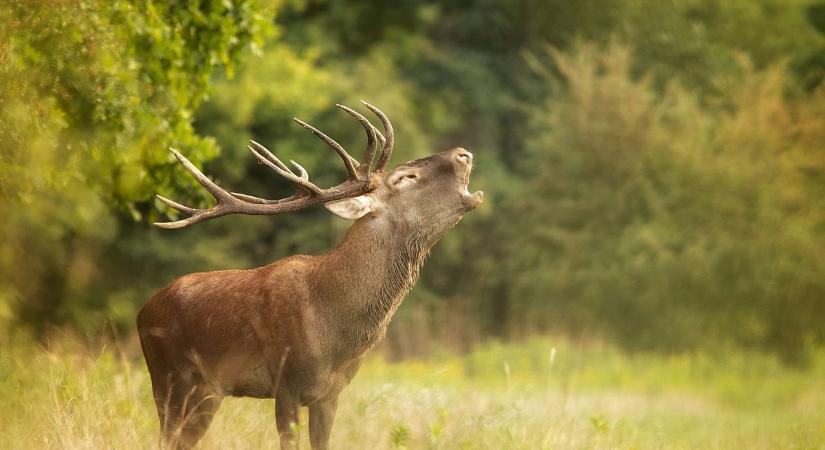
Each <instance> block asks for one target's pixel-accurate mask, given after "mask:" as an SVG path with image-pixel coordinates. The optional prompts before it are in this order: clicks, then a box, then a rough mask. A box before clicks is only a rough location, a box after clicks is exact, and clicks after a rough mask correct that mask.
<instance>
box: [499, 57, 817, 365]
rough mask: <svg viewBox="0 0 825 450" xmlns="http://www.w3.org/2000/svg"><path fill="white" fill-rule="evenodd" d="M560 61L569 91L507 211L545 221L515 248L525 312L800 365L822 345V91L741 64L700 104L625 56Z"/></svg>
mask: <svg viewBox="0 0 825 450" xmlns="http://www.w3.org/2000/svg"><path fill="white" fill-rule="evenodd" d="M552 54H553V57H554V60H555V63H556V67H557V68H558V70H559V72H560V73H561V77H562V81H563V83H564V85H563V87H561V88H560V90H562V91H563V92H564V94H563V95H561V96H556V97H554V98H553V99H552V100H548V103H547V105H546V106H545V107H544V108H543V109H540V110H538V111H537V113H536V115H535V119H534V123H533V126H534V130H535V132H534V133H532V134H531V135H532V140H531V142H530V144H529V148H530V149H531V152H530V159H528V160H527V164H526V165H525V169H524V170H525V173H526V174H527V177H528V178H530V179H531V180H533V181H532V182H530V183H529V184H528V186H527V187H526V189H525V190H524V191H521V192H518V193H517V195H516V196H515V198H513V199H512V201H513V204H512V205H509V208H510V210H511V211H513V212H514V213H515V212H516V211H520V214H522V215H523V216H524V218H523V220H522V221H521V223H522V224H523V225H528V224H537V223H541V224H542V225H543V226H542V227H532V226H529V225H528V227H526V228H525V227H516V228H515V231H516V234H515V235H513V236H512V239H513V241H514V242H513V244H512V245H513V247H514V248H516V249H523V250H522V251H519V252H515V253H513V254H512V257H511V263H513V264H514V265H515V267H513V268H512V269H511V270H512V271H513V272H516V271H517V272H519V273H522V274H524V275H525V276H523V277H520V278H519V279H518V280H516V281H515V282H514V283H512V285H511V288H512V289H513V294H512V295H513V297H514V298H519V299H521V302H520V303H519V304H518V305H517V307H518V308H520V310H519V311H518V312H517V314H519V316H520V317H523V318H525V319H526V320H534V321H537V322H539V325H540V324H541V323H542V321H546V322H544V323H549V322H550V319H549V317H550V316H551V315H552V316H555V317H563V318H564V319H565V320H563V322H564V324H565V325H563V326H564V327H567V328H568V329H569V330H586V329H588V328H589V327H593V326H594V324H598V325H597V326H599V327H600V328H601V329H610V330H612V332H613V333H614V335H615V336H616V337H617V338H618V339H620V341H621V342H625V343H626V344H629V345H632V346H637V347H644V348H655V347H660V348H665V349H674V348H676V349H678V348H685V347H690V346H694V345H697V344H699V345H704V346H711V345H713V344H714V343H720V342H725V341H726V340H731V341H734V342H737V343H740V344H745V345H757V346H765V347H772V348H774V349H777V350H779V349H782V351H783V353H784V354H785V356H786V357H787V358H788V359H789V360H793V359H795V358H802V357H803V356H804V354H803V353H801V352H804V350H805V348H806V345H809V344H814V343H818V342H822V340H823V338H825V335H823V334H822V327H821V326H820V325H819V324H818V323H817V320H816V319H814V317H817V316H819V315H821V314H823V313H825V303H823V301H822V299H823V298H825V284H823V283H822V282H821V277H820V276H818V275H815V274H821V273H823V272H822V271H823V270H825V267H823V266H822V264H821V261H823V258H824V257H825V247H823V245H822V240H821V224H823V223H825V215H823V212H825V203H822V201H821V199H822V197H821V196H818V195H814V193H815V192H819V190H820V188H819V187H815V186H816V184H817V182H816V180H817V179H818V178H819V175H818V174H817V173H818V172H820V171H821V170H822V166H821V162H822V161H821V157H820V156H819V155H817V152H816V148H818V146H819V145H820V143H821V140H820V139H821V136H822V133H823V131H825V130H823V127H822V122H821V120H819V119H818V117H819V111H817V110H810V109H809V106H808V105H809V103H808V102H811V103H813V104H819V105H821V104H822V102H823V100H825V97H823V96H822V95H823V93H822V92H818V93H815V94H814V95H813V97H812V98H808V99H805V100H804V101H796V100H793V99H788V98H786V96H785V95H784V93H783V90H784V88H785V86H787V85H788V80H787V78H786V75H785V74H784V72H783V71H782V70H781V69H778V68H770V69H766V70H762V71H759V70H755V69H753V68H752V67H751V66H750V65H749V64H748V63H747V61H742V62H741V63H740V68H739V70H738V72H737V73H735V74H731V75H730V76H732V77H735V78H734V79H728V80H725V81H726V86H725V89H724V95H718V96H714V97H712V98H711V100H710V101H709V102H708V104H707V105H703V104H701V103H699V102H698V101H697V100H696V99H695V97H693V96H692V95H691V93H690V91H687V90H685V89H683V88H681V87H679V85H678V84H672V85H671V86H670V87H669V88H667V89H666V90H665V91H664V92H663V93H662V94H661V95H659V94H657V92H656V91H655V90H654V89H652V87H651V84H650V81H649V79H648V78H641V79H638V80H637V79H634V78H633V77H632V76H631V75H630V71H631V70H630V68H631V61H632V58H631V53H630V51H629V50H628V49H627V48H625V47H621V46H617V45H613V46H611V47H607V48H605V49H603V50H601V49H598V48H597V47H594V46H583V47H581V48H580V49H579V50H577V51H576V52H574V53H573V54H571V55H567V54H562V53H559V52H557V51H552ZM810 189H813V190H810ZM541 312H544V313H541ZM528 318H532V319H528ZM515 323H519V321H518V320H517V321H516V322H515ZM663 336H667V338H666V339H663V338H662V337H663Z"/></svg>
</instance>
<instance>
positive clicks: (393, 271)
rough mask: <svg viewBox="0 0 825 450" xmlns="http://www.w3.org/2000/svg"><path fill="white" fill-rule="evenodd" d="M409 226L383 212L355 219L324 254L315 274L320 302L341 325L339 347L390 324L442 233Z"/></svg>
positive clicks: (365, 343) (358, 346)
mask: <svg viewBox="0 0 825 450" xmlns="http://www.w3.org/2000/svg"><path fill="white" fill-rule="evenodd" d="M428 236H429V235H428V233H427V232H426V230H417V231H416V230H410V229H408V228H406V227H404V226H403V225H400V224H396V223H393V222H391V221H390V220H387V219H384V218H366V219H361V220H358V221H356V222H355V224H353V226H352V228H350V230H349V232H348V233H347V236H346V238H345V239H344V241H343V242H341V244H340V245H339V246H338V247H337V248H336V249H335V250H333V251H331V252H329V253H327V254H326V255H323V256H322V257H321V258H322V261H321V264H320V265H319V272H320V273H318V274H316V275H317V277H316V278H315V279H316V280H323V281H322V286H320V287H321V289H320V290H321V295H320V298H321V300H320V301H321V302H323V303H324V304H323V308H324V310H325V311H326V312H327V313H328V314H330V316H329V317H330V318H331V320H330V321H329V322H328V326H330V327H331V328H333V329H335V328H337V329H338V333H337V334H338V335H339V336H340V337H342V338H343V339H341V340H340V341H339V345H340V346H341V347H346V348H349V349H352V350H354V351H359V350H362V349H366V348H368V347H370V346H372V345H374V344H375V343H377V342H378V341H379V340H380V339H381V338H382V337H383V335H384V333H385V331H386V326H387V324H388V323H389V321H390V319H391V318H392V316H393V314H394V313H395V311H396V309H397V308H398V306H399V305H400V303H401V301H402V300H403V298H404V296H405V295H406V294H407V292H409V290H410V289H411V288H412V286H413V285H414V284H415V281H416V279H417V278H418V272H419V269H420V268H421V266H422V264H423V263H424V260H425V259H426V257H427V254H428V253H429V250H430V248H432V246H433V245H434V244H435V242H436V241H437V240H438V237H440V236H437V237H434V238H433V237H428Z"/></svg>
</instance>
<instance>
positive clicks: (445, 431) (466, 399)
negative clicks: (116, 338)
mask: <svg viewBox="0 0 825 450" xmlns="http://www.w3.org/2000/svg"><path fill="white" fill-rule="evenodd" d="M0 398H2V403H0V429H2V433H0V448H3V449H29V448H35V449H37V448H45V449H52V448H60V449H87V448H88V449H92V448H94V449H97V448H154V447H156V446H157V436H158V424H157V416H156V414H155V408H154V405H153V403H152V400H151V389H150V386H149V379H148V375H147V373H146V370H145V368H144V366H143V363H142V361H141V360H140V357H139V355H138V352H137V349H136V348H135V347H134V346H133V345H126V347H125V348H120V347H117V346H111V345H108V346H102V347H100V348H96V349H94V350H89V349H88V348H85V347H83V346H81V345H80V344H78V343H77V342H76V341H73V340H65V341H62V342H57V343H55V344H53V345H51V346H49V348H42V347H34V346H32V345H31V344H26V343H18V344H11V345H7V346H6V347H5V348H3V349H2V350H0ZM302 421H303V422H302V423H303V425H302V426H301V432H302V433H301V434H302V435H301V439H302V445H303V446H304V447H305V448H308V443H307V442H306V441H307V433H306V414H304V415H303V416H302ZM277 442H278V440H277V434H276V431H275V426H274V407H273V403H272V401H266V400H253V399H233V398H229V399H227V400H225V401H224V403H223V406H222V408H221V410H220V412H219V413H218V416H217V417H216V419H215V422H214V423H213V425H212V427H211V428H210V430H209V432H208V433H207V435H206V437H205V439H204V441H203V442H202V444H201V448H204V449H227V448H229V449H231V448H278V444H277ZM333 445H334V448H343V449H363V448H374V449H385V448H387V449H388V448H415V449H418V448H427V449H462V448H463V449H488V448H489V449H504V448H506V449H568V448H569V449H573V448H691V449H692V448H720V449H729V448H749V449H759V448H765V449H768V448H770V449H774V448H800V449H817V448H825V353H817V355H816V356H815V358H814V362H813V364H812V365H811V366H810V368H808V369H805V370H804V371H801V370H795V369H788V368H786V367H784V366H782V365H781V364H780V363H778V362H777V361H776V360H775V359H774V358H773V357H768V356H764V355H760V354H748V353H741V352H738V353H731V354H727V355H724V356H712V355H707V354H702V353H690V354H683V355H676V356H669V357H668V356H656V355H647V354H636V355H628V354H624V353H621V352H620V351H618V350H617V349H615V348H614V347H612V346H610V345H605V344H599V343H573V342H569V341H566V340H563V339H555V338H535V339H533V340H531V341H529V342H527V343H525V344H522V345H499V344H488V345H482V346H479V348H478V349H477V350H476V351H474V352H471V353H470V354H468V355H466V356H463V357H456V356H452V355H448V354H443V355H437V356H435V357H433V358H431V359H429V360H426V361H423V360H422V361H406V362H400V363H388V362H386V361H385V360H384V359H382V358H381V357H380V355H377V356H375V357H373V358H371V359H369V360H368V361H367V363H366V364H365V366H364V368H363V369H362V370H361V372H360V373H359V374H358V375H357V376H356V378H355V380H354V381H353V383H352V385H351V386H350V387H349V388H347V389H346V390H345V391H344V393H343V394H342V397H341V402H340V409H339V413H338V417H337V420H336V423H335V426H334V429H333Z"/></svg>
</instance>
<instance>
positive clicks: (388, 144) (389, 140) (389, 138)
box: [361, 100, 395, 172]
mask: <svg viewBox="0 0 825 450" xmlns="http://www.w3.org/2000/svg"><path fill="white" fill-rule="evenodd" d="M361 103H363V104H364V106H366V107H367V108H369V110H370V111H372V112H373V113H374V114H375V115H376V116H378V118H379V119H381V123H382V124H383V125H384V133H385V135H386V139H385V140H384V143H383V144H384V145H383V148H381V156H380V157H379V158H378V164H376V166H375V171H376V172H380V171H382V170H384V167H386V166H387V162H389V160H390V155H392V147H393V145H394V144H395V142H394V140H395V133H394V132H393V129H392V123H390V119H388V118H387V115H386V114H384V113H383V112H382V111H381V110H380V109H378V108H376V107H375V106H372V105H370V104H369V103H367V102H365V101H364V100H361Z"/></svg>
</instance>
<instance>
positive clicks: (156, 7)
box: [0, 0, 825, 367]
mask: <svg viewBox="0 0 825 450" xmlns="http://www.w3.org/2000/svg"><path fill="white" fill-rule="evenodd" d="M823 76H825V3H823V2H821V1H813V0H810V1H808V0H785V1H782V0H727V1H721V0H668V1H661V0H634V1H620V0H582V1H577V2H570V1H562V0H542V1H539V0H497V1H492V0H454V1H437V0H431V1H427V0H422V1H412V0H398V1H394V2H381V1H376V0H372V1H343V0H337V1H335V0H283V1H264V0H220V1H219V0H201V1H196V2H174V1H173V2H162V1H152V0H115V1H103V0H71V1H68V0H67V1H57V0H55V1H47V2H31V1H21V0H11V1H7V2H4V6H2V7H0V329H2V330H3V332H4V333H7V335H9V336H16V337H21V336H24V337H25V339H29V338H31V339H35V340H38V341H41V342H42V341H46V340H48V339H49V336H51V335H53V334H54V333H55V332H58V331H59V332H61V333H62V332H66V330H70V331H69V332H71V333H73V334H77V335H79V336H84V337H87V338H90V339H94V338H96V337H98V336H100V335H101V334H112V333H115V334H118V335H121V336H128V335H130V334H131V333H132V332H133V328H134V317H135V312H136V310H137V308H138V307H139V306H140V305H141V304H142V303H143V302H144V301H145V300H146V299H148V298H149V297H150V296H151V294H152V293H153V292H154V291H156V290H157V289H159V288H160V287H162V286H163V285H165V284H166V283H167V282H169V281H170V280H172V279H173V278H174V277H177V276H179V275H183V274H186V273H189V272H194V271H204V270H214V269H226V268H250V267H256V266H260V265H264V264H267V263H269V262H271V261H273V260H275V259H278V258H281V257H284V256H287V255H291V254H296V253H309V254H317V253H319V252H323V251H325V250H327V249H329V248H331V247H333V246H334V245H335V244H337V242H338V241H339V240H340V239H341V238H342V236H343V233H344V232H345V231H346V229H347V228H348V226H349V224H348V223H346V222H344V221H341V220H339V219H336V218H333V216H332V215H331V214H329V213H327V212H326V211H325V210H324V209H323V208H315V209H312V210H307V211H302V212H300V213H297V214H291V215H287V216H276V217H226V218H222V219H220V220H215V221H211V222H209V223H205V224H202V225H198V226H195V227H193V228H191V229H185V230H180V231H164V230H159V229H156V228H153V227H152V226H151V225H150V224H151V222H153V221H156V220H159V219H164V218H165V217H173V218H174V217H175V216H174V214H173V213H174V211H170V210H168V209H167V208H165V207H164V206H163V205H162V204H161V203H159V202H158V201H156V200H154V198H153V195H154V194H155V193H158V194H162V195H164V196H167V197H170V198H174V199H176V200H179V201H181V202H183V203H188V204H194V205H198V206H205V205H208V204H209V202H210V201H211V199H210V198H209V197H208V195H207V194H206V193H205V192H204V191H203V190H202V189H200V188H199V186H198V185H197V184H195V182H194V181H193V180H192V179H191V177H190V176H189V175H188V174H187V173H186V172H185V171H184V170H183V169H182V168H181V167H179V165H177V163H176V162H175V161H174V159H173V158H172V157H171V155H170V154H169V153H168V151H167V148H168V147H170V146H172V147H175V148H177V149H180V150H181V151H182V152H183V153H184V154H185V155H187V157H189V158H190V159H191V160H192V161H193V162H195V163H196V164H197V165H199V166H203V167H205V172H206V173H208V174H210V175H211V176H213V177H214V178H215V179H216V180H217V181H218V182H219V183H220V184H221V185H223V186H226V187H228V188H231V189H232V190H235V191H240V192H246V193H250V194H254V195H259V196H268V197H279V196H283V195H286V194H287V193H288V192H289V189H290V188H289V186H288V185H286V184H285V183H283V182H282V181H281V180H280V179H279V178H278V177H275V176H273V174H272V173H270V172H269V171H268V170H267V169H266V168H264V167H262V166H260V165H258V164H256V163H255V161H254V159H253V158H252V157H251V156H250V155H249V154H248V152H247V150H246V142H247V140H248V139H255V140H257V141H259V142H262V143H264V144H265V145H267V146H268V147H269V148H270V149H272V150H273V151H275V152H276V153H277V154H278V155H279V156H282V157H283V158H286V159H295V160H297V161H299V162H301V163H302V164H303V165H304V166H305V167H307V169H308V170H309V171H310V173H311V174H312V176H313V177H314V178H315V179H316V180H317V183H318V184H319V185H326V186H329V185H333V184H335V183H337V182H338V181H339V180H342V179H343V176H344V172H343V169H342V167H340V163H339V162H338V161H337V159H336V158H335V155H334V154H333V153H332V152H330V151H329V149H328V148H326V147H325V146H324V144H323V143H321V142H320V141H318V140H317V139H316V138H314V137H313V136H312V135H311V134H309V133H306V132H305V130H303V129H301V128H300V127H299V126H297V125H296V124H294V123H293V122H292V117H300V118H302V119H304V120H306V121H307V122H310V123H312V124H314V125H316V126H317V127H319V128H320V129H322V130H325V131H326V132H328V134H330V135H331V136H333V137H334V138H336V139H338V140H339V142H341V143H342V144H344V145H345V147H347V148H350V149H352V150H353V151H355V152H356V153H357V152H358V151H360V149H361V148H362V147H363V145H364V137H363V135H362V131H361V130H360V129H359V127H357V126H355V124H354V123H353V122H352V120H351V119H350V118H348V117H346V115H344V114H342V113H340V111H337V110H336V108H335V107H334V104H335V103H344V104H349V105H358V100H359V99H366V100H368V101H369V102H371V103H373V104H375V105H377V106H378V107H380V108H381V109H383V110H384V111H385V112H386V113H387V114H388V115H389V116H390V118H391V119H392V121H393V123H394V125H395V128H396V130H397V145H396V151H395V153H394V155H393V163H400V162H403V161H406V160H409V159H412V158H415V157H420V156H423V155H427V154H430V153H433V152H435V151H440V150H443V149H447V148H450V147H454V146H463V147H466V148H468V149H469V150H471V151H473V152H474V153H475V155H476V163H477V164H476V171H475V175H474V178H473V181H472V183H471V184H472V187H473V188H474V189H482V190H484V191H485V194H486V202H485V204H484V206H483V207H482V208H481V209H479V210H477V211H476V212H474V213H473V214H469V215H468V216H467V217H465V219H464V220H463V221H462V223H461V224H460V225H459V226H458V227H456V228H455V229H454V230H453V231H452V232H450V233H449V234H448V235H447V236H446V237H445V238H444V240H443V241H442V242H441V243H440V244H439V245H438V246H437V248H436V249H435V250H434V252H433V254H432V256H431V257H430V260H429V262H428V264H426V265H425V268H424V271H423V273H422V276H421V279H420V281H419V282H418V284H417V286H416V287H415V289H414V290H413V292H412V293H411V294H410V296H409V297H408V298H407V300H406V301H405V303H404V304H403V306H402V307H401V309H400V311H399V312H398V315H397V317H396V319H395V321H394V322H393V325H392V326H391V327H390V333H389V336H388V340H387V342H386V343H385V345H384V347H383V351H384V352H385V354H386V355H388V356H389V357H390V358H393V359H403V358H409V357H427V356H430V355H431V354H432V353H433V352H435V351H437V350H439V349H443V348H447V349H450V350H451V351H454V352H459V353H462V352H467V351H470V350H472V349H473V348H474V347H476V346H479V345H484V343H485V342H491V341H492V340H496V341H504V342H522V341H524V340H525V339H527V338H529V337H530V336H533V335H553V336H564V337H565V338H566V339H569V340H570V341H572V342H577V341H582V340H599V341H605V342H610V343H612V345H615V346H617V347H619V348H621V349H623V350H624V351H628V352H637V351H645V352H648V351H652V352H654V353H664V354H676V353H680V352H685V351H697V350H701V351H707V352H719V351H727V350H730V349H745V350H747V351H757V352H760V353H766V354H770V355H775V356H776V357H778V358H779V359H780V360H781V361H782V362H783V363H784V364H789V365H792V366H796V367H804V366H805V365H807V364H810V361H811V355H813V354H815V353H816V350H817V349H818V348H820V347H821V346H822V345H823V342H824V341H825V327H824V326H823V319H825V87H823ZM15 339H16V338H15Z"/></svg>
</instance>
